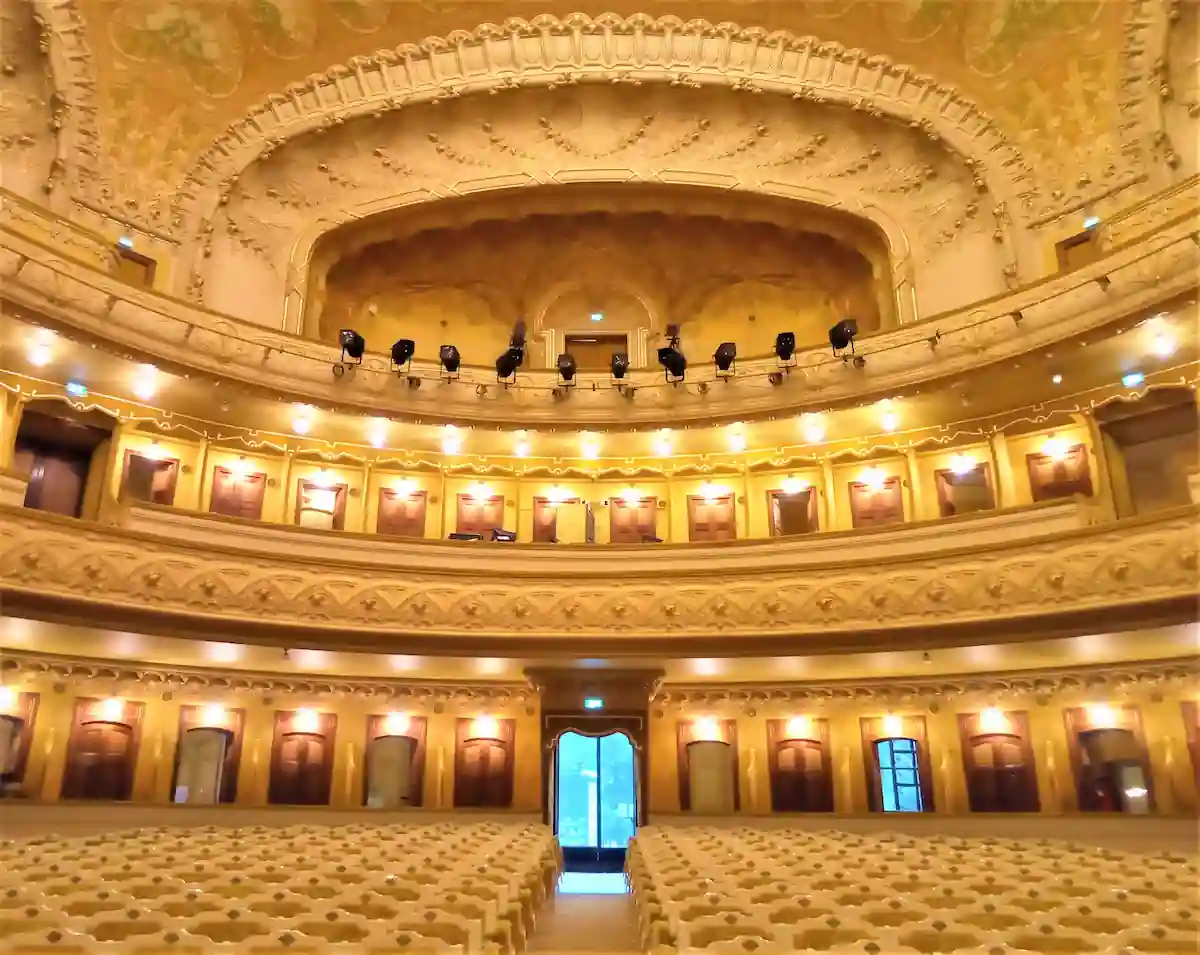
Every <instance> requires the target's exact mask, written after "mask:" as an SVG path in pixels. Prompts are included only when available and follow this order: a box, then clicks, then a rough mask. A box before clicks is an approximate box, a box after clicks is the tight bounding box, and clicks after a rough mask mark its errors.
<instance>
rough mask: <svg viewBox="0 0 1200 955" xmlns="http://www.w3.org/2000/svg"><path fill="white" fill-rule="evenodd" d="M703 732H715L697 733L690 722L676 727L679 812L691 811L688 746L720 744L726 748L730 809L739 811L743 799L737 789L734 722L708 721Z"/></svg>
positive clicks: (694, 724)
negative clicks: (730, 783) (731, 796)
mask: <svg viewBox="0 0 1200 955" xmlns="http://www.w3.org/2000/svg"><path fill="white" fill-rule="evenodd" d="M707 723H708V725H707V726H706V727H705V728H704V729H705V732H708V731H710V730H715V732H712V733H710V735H707V736H706V735H703V734H701V733H699V732H698V731H697V724H696V723H694V722H692V721H691V720H680V721H679V723H678V725H677V727H676V739H675V742H676V760H677V761H678V762H677V766H678V774H679V808H680V809H682V810H683V811H684V812H690V811H691V809H692V780H691V759H690V758H689V756H688V746H690V745H691V744H692V743H697V742H719V743H724V744H725V745H726V746H728V747H729V771H730V772H731V773H732V775H733V808H734V811H735V812H737V811H740V810H741V807H742V802H741V800H742V796H741V792H740V789H741V787H740V786H739V785H738V742H737V720H709V721H707Z"/></svg>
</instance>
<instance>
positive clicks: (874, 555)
mask: <svg viewBox="0 0 1200 955" xmlns="http://www.w3.org/2000/svg"><path fill="white" fill-rule="evenodd" d="M9 483H12V482H11V479H9ZM13 497H14V495H13V494H11V493H10V494H8V495H6V502H5V503H3V504H0V541H2V543H0V597H2V598H3V600H4V606H5V611H6V613H9V614H17V615H25V616H37V617H42V616H50V617H51V618H53V619H72V620H77V621H80V622H87V623H91V624H96V623H98V622H103V623H104V624H105V625H107V626H120V627H125V628H133V627H141V628H144V629H148V630H151V631H161V632H164V633H170V634H191V635H196V636H203V637H207V638H214V637H218V635H221V636H220V638H221V639H251V638H253V639H255V640H258V641H263V640H268V641H270V640H274V641H278V642H281V643H282V644H283V645H285V646H307V647H320V646H327V647H341V648H359V649H369V650H372V651H375V652H385V651H397V650H401V652H455V653H463V652H471V653H488V652H493V653H494V652H497V651H500V652H509V653H511V652H516V653H521V652H528V651H529V650H531V648H536V649H537V651H538V652H539V653H554V652H566V653H573V654H579V653H585V654H587V655H601V654H611V655H617V654H621V653H631V652H636V653H642V652H657V651H659V650H661V651H663V652H666V651H667V650H668V648H670V649H673V650H674V652H676V653H677V652H679V650H680V649H681V648H682V647H686V648H687V652H688V653H689V654H696V655H705V654H709V655H719V654H721V653H724V654H726V655H727V654H729V653H732V652H736V653H741V654H753V653H764V654H766V653H778V652H780V651H781V650H783V649H784V648H786V650H787V652H789V653H807V652H820V651H828V650H831V649H839V650H847V649H855V650H866V649H873V648H879V647H889V648H895V647H897V646H898V645H903V644H904V643H905V642H906V641H907V642H914V643H919V644H920V645H922V646H928V645H931V644H936V643H939V642H940V643H943V644H949V643H955V642H962V641H963V640H964V638H966V639H978V638H985V639H989V640H997V639H1000V640H1011V639H1025V638H1031V637H1033V636H1034V635H1038V636H1045V635H1046V634H1047V633H1054V634H1061V633H1063V632H1064V631H1067V630H1080V629H1081V628H1082V629H1088V628H1095V627H1103V628H1105V629H1111V628H1112V627H1113V626H1116V625H1117V624H1118V623H1119V622H1125V623H1133V624H1138V625H1152V624H1160V623H1168V622H1180V621H1181V620H1193V619H1195V617H1196V609H1195V607H1196V604H1195V601H1196V596H1197V592H1198V588H1197V530H1196V518H1197V516H1198V515H1200V509H1198V508H1197V507H1194V506H1193V507H1187V508H1177V509H1173V510H1170V511H1164V512H1161V513H1160V514H1156V515H1153V516H1149V517H1144V518H1135V519H1130V520H1125V521H1117V522H1109V523H1102V524H1095V523H1092V521H1093V519H1094V511H1093V509H1092V507H1091V505H1089V504H1087V503H1084V502H1078V501H1073V502H1067V503H1060V504H1048V505H1039V506H1036V507H1032V508H1025V509H1014V510H1010V511H1001V512H995V513H991V514H987V515H983V516H974V517H964V518H957V519H949V520H945V521H938V522H930V523H928V524H917V525H910V526H907V527H904V528H898V529H880V530H875V531H865V532H863V531H859V532H842V533H833V534H828V535H817V536H815V537H801V538H786V539H776V540H771V541H741V542H735V543H730V544H715V545H705V544H693V545H679V546H670V545H667V546H664V547H645V548H639V547H637V546H636V545H634V546H628V547H626V546H607V547H589V546H587V545H581V546H561V545H559V546H555V545H522V544H511V545H502V544H494V545H479V544H462V545H456V544H455V543H454V542H449V541H400V540H389V539H382V538H377V537H372V536H369V535H358V534H347V533H340V532H329V531H318V530H309V529H305V528H298V527H281V526H277V525H267V524H256V523H252V522H245V521H239V520H232V519H227V518H214V517H211V516H205V515H199V514H195V513H190V512H186V511H180V510H176V509H171V508H159V507H151V506H140V505H139V506H122V507H121V508H120V509H119V511H118V512H117V514H116V515H115V519H116V521H117V523H116V525H110V524H101V523H94V522H83V521H76V520H71V519H67V518H62V517H57V516H53V515H48V514H44V513H41V512H36V511H30V510H25V509H23V508H20V507H18V506H15V505H14V503H13ZM681 641H682V642H681Z"/></svg>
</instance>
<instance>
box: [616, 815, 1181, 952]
mask: <svg viewBox="0 0 1200 955" xmlns="http://www.w3.org/2000/svg"><path fill="white" fill-rule="evenodd" d="M1181 850H1182V847H1181ZM627 872H628V876H629V881H630V885H631V887H632V890H633V895H634V901H635V903H636V906H637V911H638V921H639V928H640V932H641V937H642V943H643V948H645V949H646V950H647V951H650V952H655V953H657V952H663V953H668V952H669V953H704V955H730V953H754V955H784V953H794V952H797V951H800V952H804V951H816V952H823V953H835V955H852V953H853V955H882V953H886V955H917V953H939V955H949V953H957V955H1006V953H1010V952H1033V953H1062V955H1065V953H1084V952H1087V953H1106V955H1117V953H1123V955H1129V953H1134V952H1147V953H1149V952H1155V953H1180V955H1182V953H1184V952H1191V953H1194V952H1196V951H1197V950H1198V949H1200V929H1198V925H1200V923H1198V921H1197V918H1196V916H1195V914H1194V913H1193V909H1194V907H1195V905H1196V902H1197V891H1196V886H1197V876H1198V873H1200V867H1198V865H1197V859H1196V857H1195V856H1187V855H1183V854H1182V851H1181V853H1180V854H1170V853H1156V854H1149V853H1147V854H1134V853H1125V852H1116V851H1109V850H1103V849H1094V848H1087V849H1085V848H1082V847H1077V846H1072V845H1069V844H1066V843H1053V842H1047V841H1033V840H1028V841H1023V842H1017V841H1012V840H1002V839H963V838H950V837H927V838H914V837H911V836H903V835H874V836H872V835H857V834H849V833H839V832H805V831H794V830H787V829H778V830H751V829H735V830H723V829H710V828H700V827H697V828H655V827H648V828H644V829H641V830H639V832H638V834H637V837H636V838H635V839H634V841H633V843H632V845H631V849H630V854H629V859H628V865H627Z"/></svg>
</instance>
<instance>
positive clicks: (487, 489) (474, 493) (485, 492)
mask: <svg viewBox="0 0 1200 955" xmlns="http://www.w3.org/2000/svg"><path fill="white" fill-rule="evenodd" d="M467 497H469V498H470V499H471V500H472V501H490V500H491V499H492V488H491V485H489V484H484V483H483V482H482V481H478V482H476V483H475V484H470V485H468V486H467Z"/></svg>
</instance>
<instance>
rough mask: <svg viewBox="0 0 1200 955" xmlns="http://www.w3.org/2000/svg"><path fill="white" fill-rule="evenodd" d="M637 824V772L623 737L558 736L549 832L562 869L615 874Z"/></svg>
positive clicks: (622, 865)
mask: <svg viewBox="0 0 1200 955" xmlns="http://www.w3.org/2000/svg"><path fill="white" fill-rule="evenodd" d="M637 818H638V816H637V769H636V761H635V756H634V748H633V743H632V742H631V741H630V739H629V737H628V736H626V735H625V734H624V733H616V732H613V733H607V734H605V735H603V736H587V735H584V734H583V733H578V732H575V731H573V730H572V731H568V732H566V733H563V734H562V735H561V736H559V738H558V742H557V744H556V746H555V749H554V830H555V832H556V833H557V835H558V841H559V844H560V845H561V846H562V851H563V859H564V862H565V863H566V865H567V868H569V869H574V870H577V871H579V870H587V869H592V870H593V871H599V872H620V871H621V870H622V869H623V868H624V865H625V850H626V848H627V847H628V845H629V840H630V839H631V838H632V837H633V833H634V830H635V829H636V828H637Z"/></svg>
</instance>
